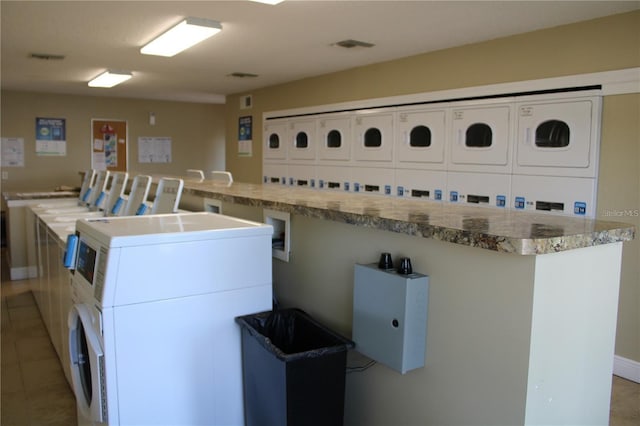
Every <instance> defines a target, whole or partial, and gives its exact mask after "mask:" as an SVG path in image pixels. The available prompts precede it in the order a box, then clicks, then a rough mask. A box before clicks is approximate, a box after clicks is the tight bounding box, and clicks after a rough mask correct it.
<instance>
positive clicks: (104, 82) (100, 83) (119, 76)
mask: <svg viewBox="0 0 640 426" xmlns="http://www.w3.org/2000/svg"><path fill="white" fill-rule="evenodd" d="M132 76H133V74H131V73H130V72H129V71H105V72H103V73H102V74H100V75H99V76H97V77H96V78H94V79H93V80H91V81H90V82H89V83H88V84H89V87H113V86H115V85H116V84H120V83H122V82H123V81H127V80H129V79H130V78H131V77H132Z"/></svg>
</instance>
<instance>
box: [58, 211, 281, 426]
mask: <svg viewBox="0 0 640 426" xmlns="http://www.w3.org/2000/svg"><path fill="white" fill-rule="evenodd" d="M272 233H273V228H272V227H271V226H270V225H266V224H261V223H254V222H249V221H245V220H241V219H236V218H231V217H227V216H222V215H218V214H214V213H206V212H201V213H178V214H172V215H154V216H134V217H117V218H102V219H95V220H79V221H78V223H77V224H76V236H75V237H73V238H70V239H69V244H68V249H67V254H68V255H67V256H66V257H65V262H66V263H67V264H68V266H69V267H71V268H74V271H73V273H72V279H71V281H72V294H73V296H72V297H73V303H74V305H73V308H72V310H71V312H70V314H69V348H70V358H71V374H72V379H73V384H74V392H75V395H76V399H77V404H78V420H79V423H80V424H106V425H142V424H147V425H150V424H171V425H178V424H180V425H186V424H202V425H204V424H206V425H242V424H244V416H243V402H242V401H243V398H242V374H241V343H240V330H239V328H238V326H237V324H236V323H235V321H234V318H235V317H236V316H240V315H246V314H251V313H255V312H259V311H264V310H269V309H270V308H271V305H272V286H271V236H272Z"/></svg>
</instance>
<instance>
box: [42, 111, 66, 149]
mask: <svg viewBox="0 0 640 426" xmlns="http://www.w3.org/2000/svg"><path fill="white" fill-rule="evenodd" d="M36 154H37V155H52V156H56V155H60V156H64V155H67V124H66V119H64V118H43V117H36Z"/></svg>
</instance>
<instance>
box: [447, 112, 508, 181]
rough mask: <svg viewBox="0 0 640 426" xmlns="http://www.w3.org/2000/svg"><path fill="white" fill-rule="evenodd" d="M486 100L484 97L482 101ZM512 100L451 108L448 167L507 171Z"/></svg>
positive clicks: (476, 170) (484, 171) (457, 169)
mask: <svg viewBox="0 0 640 426" xmlns="http://www.w3.org/2000/svg"><path fill="white" fill-rule="evenodd" d="M485 102H486V101H485ZM512 110H513V105H512V103H507V102H503V103H495V101H492V103H483V102H481V101H478V102H477V103H474V104H473V105H469V106H464V107H462V106H460V107H454V108H453V109H452V110H451V138H450V145H451V147H450V161H449V165H448V168H447V169H448V170H452V171H460V172H483V173H505V174H508V173H511V169H512V167H511V153H512V151H511V143H510V141H511V140H512V134H513V130H512V128H513V117H512V116H513V111H512Z"/></svg>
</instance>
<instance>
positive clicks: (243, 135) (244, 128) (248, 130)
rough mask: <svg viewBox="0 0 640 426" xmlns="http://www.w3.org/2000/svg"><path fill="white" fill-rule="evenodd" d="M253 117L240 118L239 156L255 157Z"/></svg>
mask: <svg viewBox="0 0 640 426" xmlns="http://www.w3.org/2000/svg"><path fill="white" fill-rule="evenodd" d="M252 121H253V119H252V116H250V115H249V116H246V117H240V119H239V120H238V156H240V157H251V156H252V155H253V140H252V139H253V135H252Z"/></svg>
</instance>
